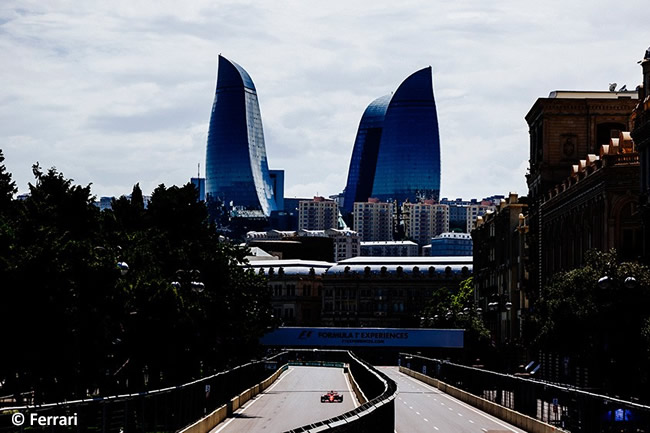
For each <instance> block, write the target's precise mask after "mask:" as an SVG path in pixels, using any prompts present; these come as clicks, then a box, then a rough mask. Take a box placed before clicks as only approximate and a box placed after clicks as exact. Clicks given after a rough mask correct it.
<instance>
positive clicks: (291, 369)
mask: <svg viewBox="0 0 650 433" xmlns="http://www.w3.org/2000/svg"><path fill="white" fill-rule="evenodd" d="M292 371H293V368H291V367H289V368H288V369H287V374H281V375H280V378H279V379H276V381H275V383H273V385H271V386H269V387H268V388H266V389H265V390H264V392H263V393H262V394H259V396H258V398H256V399H254V400H253V401H251V402H250V403H249V404H247V405H246V407H240V408H239V409H238V410H236V411H235V412H236V413H244V411H246V409H248V408H249V407H251V406H252V405H254V404H255V403H257V402H258V401H259V400H260V397H262V396H263V395H264V394H265V393H267V392H269V391H270V390H271V389H273V388H275V385H277V384H278V383H280V381H281V380H282V379H284V378H285V377H287V376H288V375H289V373H291V372H292ZM236 419H237V418H230V419H229V420H228V421H226V423H225V424H224V425H222V426H221V428H220V429H219V430H215V432H214V433H219V432H220V431H221V430H223V429H225V428H226V427H228V424H230V423H231V422H233V421H234V420H236Z"/></svg>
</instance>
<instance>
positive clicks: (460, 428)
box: [379, 367, 525, 433]
mask: <svg viewBox="0 0 650 433" xmlns="http://www.w3.org/2000/svg"><path fill="white" fill-rule="evenodd" d="M379 368H380V369H381V371H382V372H384V373H386V374H387V375H388V376H389V377H390V378H391V379H393V380H394V381H395V382H396V383H397V387H398V390H399V394H398V396H397V399H396V400H395V431H396V432H397V433H419V432H427V433H431V432H434V433H435V432H440V433H452V432H453V433H487V432H490V433H497V432H498V433H502V432H503V433H511V432H516V433H525V431H524V430H521V429H519V428H517V427H514V426H512V425H510V424H508V423H506V422H504V421H501V420H500V419H498V418H495V417H493V416H491V415H488V414H486V413H485V412H482V411H480V410H478V409H475V408H474V407H472V406H469V405H468V404H466V403H463V402H461V401H460V400H457V399H455V398H453V397H452V396H450V395H447V394H445V393H443V392H441V391H440V390H438V389H437V388H433V387H431V386H429V385H427V384H425V383H423V382H420V381H418V380H416V379H413V378H412V377H410V376H407V375H405V374H403V373H400V372H399V370H398V368H397V367H379Z"/></svg>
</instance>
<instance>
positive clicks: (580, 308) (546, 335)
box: [533, 250, 650, 394]
mask: <svg viewBox="0 0 650 433" xmlns="http://www.w3.org/2000/svg"><path fill="white" fill-rule="evenodd" d="M648 305H650V269H648V267H646V266H644V265H641V264H638V263H619V262H618V261H617V255H616V252H615V251H613V250H612V251H609V252H601V251H597V250H591V251H589V252H587V254H586V260H585V265H584V266H582V267H580V268H577V269H573V270H571V271H568V272H561V273H558V274H556V275H554V276H553V278H552V280H551V281H550V283H549V284H548V285H547V286H545V287H544V290H543V296H542V297H541V298H540V299H539V301H538V303H537V306H536V310H535V314H534V316H533V325H534V326H535V329H536V331H537V335H538V337H537V339H536V340H535V341H534V345H535V347H536V348H537V349H540V350H543V351H546V352H554V353H558V354H561V355H563V356H567V357H569V358H570V359H571V360H572V362H574V363H575V364H578V365H581V366H583V367H589V368H591V371H592V372H594V373H597V374H596V376H597V377H599V378H600V379H601V380H602V386H604V387H605V388H607V389H610V390H617V391H621V392H628V393H634V394H642V393H647V391H644V389H645V388H647V384H648V370H647V366H648V363H649V362H650V357H649V354H650V339H649V338H648V337H649V336H650V328H649V325H650V312H649V311H648V308H647V306H648ZM593 379H594V380H597V378H593Z"/></svg>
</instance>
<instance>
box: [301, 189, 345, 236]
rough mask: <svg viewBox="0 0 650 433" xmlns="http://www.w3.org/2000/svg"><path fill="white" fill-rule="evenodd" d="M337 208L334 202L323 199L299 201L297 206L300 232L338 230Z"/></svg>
mask: <svg viewBox="0 0 650 433" xmlns="http://www.w3.org/2000/svg"><path fill="white" fill-rule="evenodd" d="M338 221H339V208H338V206H337V204H336V202H335V201H333V200H327V199H326V198H324V197H314V199H313V200H304V201H301V202H300V203H299V205H298V228H299V229H300V230H325V229H330V228H338Z"/></svg>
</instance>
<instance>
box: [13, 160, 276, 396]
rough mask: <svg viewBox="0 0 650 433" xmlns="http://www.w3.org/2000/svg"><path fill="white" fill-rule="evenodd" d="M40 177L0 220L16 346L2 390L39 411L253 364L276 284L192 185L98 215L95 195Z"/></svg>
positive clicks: (136, 198) (59, 178)
mask: <svg viewBox="0 0 650 433" xmlns="http://www.w3.org/2000/svg"><path fill="white" fill-rule="evenodd" d="M33 172H34V176H35V178H36V182H35V184H33V185H32V184H30V195H29V197H28V198H27V199H26V200H24V201H16V200H13V199H11V207H12V208H13V209H14V213H13V214H12V216H11V217H10V218H5V217H4V212H0V218H4V219H0V221H1V222H3V224H2V225H0V236H2V240H3V243H2V245H0V278H1V281H2V287H1V288H0V295H2V299H3V302H2V303H0V317H2V318H3V320H5V323H8V324H10V325H9V326H10V327H11V329H12V341H13V347H12V353H11V356H3V357H0V382H4V386H3V390H9V391H10V392H15V393H16V394H17V395H18V393H19V392H21V391H29V390H34V391H35V392H36V399H37V402H46V401H47V402H51V401H59V400H63V399H70V398H83V397H87V396H88V395H92V394H95V393H100V394H104V395H106V394H114V393H116V392H125V391H139V390H141V389H142V388H143V387H144V386H145V383H144V382H145V380H144V377H145V374H144V372H145V371H146V372H147V373H148V376H149V377H150V378H151V380H150V381H149V384H148V386H149V387H154V386H158V385H161V384H168V385H172V384H178V383H182V382H185V381H188V380H190V379H196V378H198V377H199V376H201V375H204V374H207V373H208V372H214V371H215V370H218V369H221V368H222V367H223V366H224V365H227V364H234V363H240V362H242V361H243V360H244V359H250V357H251V356H254V355H256V354H257V351H258V350H259V346H258V345H257V340H258V338H259V336H261V334H262V333H264V332H265V331H266V328H267V326H268V325H269V324H271V323H272V321H271V305H270V294H269V292H268V288H267V286H266V283H265V281H264V279H263V278H262V277H260V276H258V275H256V274H254V273H251V272H249V271H248V270H246V268H244V267H243V266H241V265H242V263H243V262H244V260H245V259H244V257H245V255H246V251H245V249H244V248H241V247H238V246H234V245H230V244H227V243H225V242H222V241H221V240H220V238H219V236H218V235H217V232H216V230H215V228H214V226H213V225H210V224H209V222H208V218H207V209H206V207H205V204H204V203H202V202H198V201H197V196H196V195H197V194H196V190H195V189H194V187H193V186H192V185H191V184H188V185H185V186H182V187H176V186H172V187H169V188H167V187H165V186H164V185H161V186H159V187H158V188H156V190H155V191H154V193H153V194H152V198H151V203H150V206H149V208H148V209H144V207H143V205H142V200H141V197H142V192H141V190H140V188H139V185H135V187H134V189H133V193H132V195H131V200H127V199H125V198H120V199H118V200H116V201H115V202H114V209H113V210H112V211H104V212H100V211H99V209H98V208H97V207H96V206H95V205H94V197H93V196H92V195H91V190H90V185H87V186H79V185H75V184H74V183H73V180H72V179H66V178H65V177H64V176H63V174H61V173H59V172H58V171H57V170H56V169H54V168H52V169H50V170H48V171H47V172H44V171H43V170H42V169H41V168H40V166H39V165H38V164H36V165H34V167H33ZM0 174H4V167H3V166H0ZM3 178H4V179H6V178H7V177H6V176H5V177H3ZM9 179H10V178H9ZM5 185H9V186H11V185H12V183H11V182H8V183H5ZM12 188H13V187H11V188H9V189H8V190H12ZM12 194H13V192H12ZM3 209H4V208H3ZM4 240H7V246H6V247H5V244H4ZM126 264H128V265H126ZM127 269H128V272H126V271H127ZM127 383H128V385H127Z"/></svg>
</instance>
